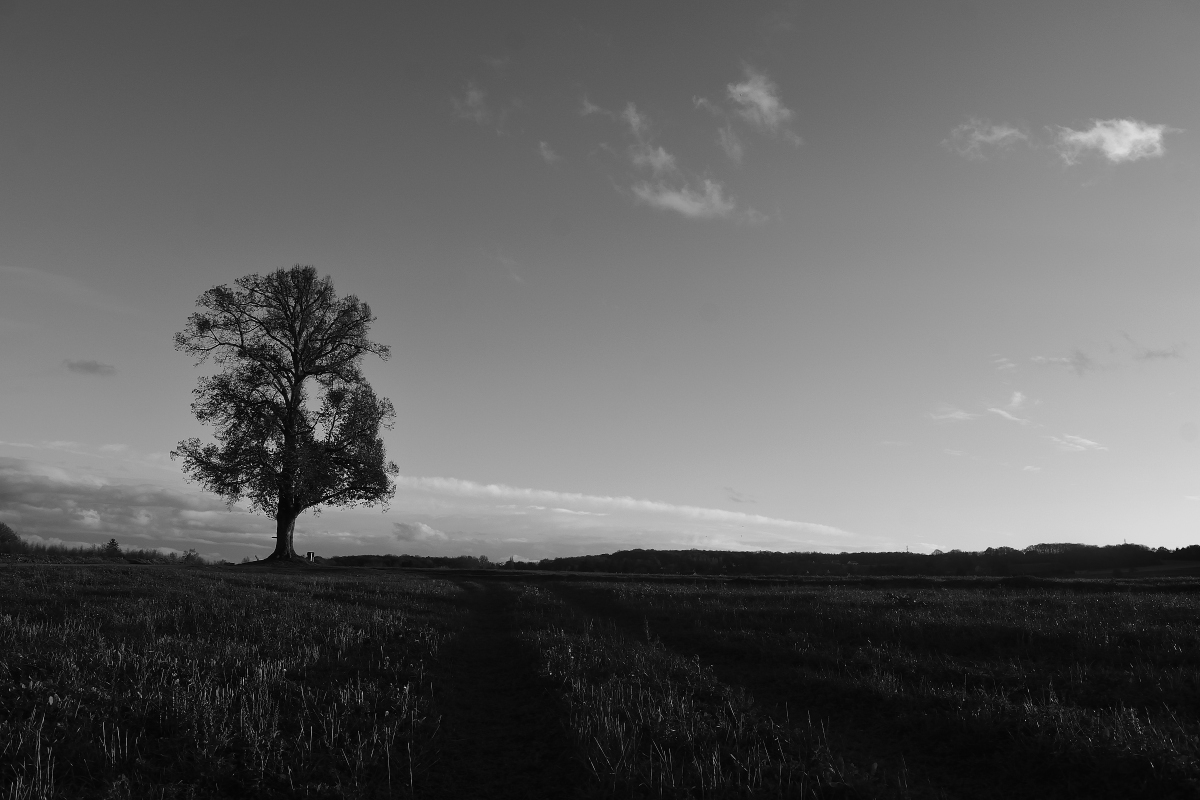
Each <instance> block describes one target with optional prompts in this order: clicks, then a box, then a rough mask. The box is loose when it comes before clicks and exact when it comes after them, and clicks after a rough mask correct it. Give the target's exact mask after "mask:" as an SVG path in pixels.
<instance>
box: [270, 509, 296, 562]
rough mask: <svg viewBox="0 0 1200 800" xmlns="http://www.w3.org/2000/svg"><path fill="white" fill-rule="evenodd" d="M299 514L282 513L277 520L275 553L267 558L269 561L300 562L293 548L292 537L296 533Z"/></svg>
mask: <svg viewBox="0 0 1200 800" xmlns="http://www.w3.org/2000/svg"><path fill="white" fill-rule="evenodd" d="M297 516H299V515H297V514H284V513H280V514H279V516H277V517H276V518H275V552H274V553H271V555H269V556H268V557H267V560H268V561H298V560H299V559H300V556H299V555H298V554H297V553H296V550H295V548H293V547H292V536H293V535H294V534H295V532H296V517H297Z"/></svg>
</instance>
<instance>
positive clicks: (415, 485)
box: [396, 476, 845, 535]
mask: <svg viewBox="0 0 1200 800" xmlns="http://www.w3.org/2000/svg"><path fill="white" fill-rule="evenodd" d="M396 485H397V487H398V488H400V489H407V490H416V491H423V492H431V493H435V494H443V495H451V496H459V497H470V498H483V499H488V500H497V501H509V502H513V501H516V502H521V503H526V504H529V505H530V506H531V507H536V506H545V507H550V508H557V509H566V508H570V507H572V506H574V507H576V508H575V510H580V509H579V508H578V507H579V506H583V507H584V508H583V509H582V510H588V509H603V510H609V511H630V512H647V513H651V514H661V515H665V516H671V517H678V518H683V519H690V520H697V521H707V522H722V523H733V524H739V525H757V526H763V527H768V528H780V529H790V530H796V531H806V532H812V533H822V534H833V535H845V531H841V530H839V529H837V528H834V527H831V526H829V525H821V524H818V523H812V522H799V521H796V520H790V519H780V518H778V517H768V516H763V515H761V514H747V513H743V512H741V511H726V510H724V509H719V508H704V507H702V506H687V505H675V504H673V503H663V502H660V501H657V500H639V499H636V498H633V497H612V496H606V495H590V494H580V493H576V492H556V491H552V490H548V489H525V488H520V487H516V486H506V485H504V484H496V483H490V484H482V483H475V482H474V481H466V480H461V479H459V478H421V477H407V476H401V477H399V478H397V479H396Z"/></svg>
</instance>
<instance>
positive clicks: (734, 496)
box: [725, 486, 758, 503]
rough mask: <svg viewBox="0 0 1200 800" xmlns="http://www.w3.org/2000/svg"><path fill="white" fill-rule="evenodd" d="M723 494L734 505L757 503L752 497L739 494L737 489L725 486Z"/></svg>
mask: <svg viewBox="0 0 1200 800" xmlns="http://www.w3.org/2000/svg"><path fill="white" fill-rule="evenodd" d="M725 492H726V494H727V495H728V497H729V499H730V500H732V501H733V502H735V503H757V502H758V501H757V500H755V499H754V498H753V497H750V496H749V495H747V494H744V493H742V492H739V491H738V490H737V489H734V488H733V487H732V486H726V487H725Z"/></svg>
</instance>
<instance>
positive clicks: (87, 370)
mask: <svg viewBox="0 0 1200 800" xmlns="http://www.w3.org/2000/svg"><path fill="white" fill-rule="evenodd" d="M63 366H64V367H66V368H67V371H68V372H74V373H76V374H79V375H105V376H108V375H116V374H117V368H116V367H114V366H113V365H112V364H102V363H100V362H99V361H92V360H91V359H84V360H82V361H72V360H70V359H68V360H66V361H64V362H63Z"/></svg>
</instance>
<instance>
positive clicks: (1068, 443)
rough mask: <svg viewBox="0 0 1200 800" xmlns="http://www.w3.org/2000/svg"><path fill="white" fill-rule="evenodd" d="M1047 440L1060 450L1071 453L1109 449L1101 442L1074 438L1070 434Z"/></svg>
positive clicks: (1080, 437) (1079, 437) (1050, 437)
mask: <svg viewBox="0 0 1200 800" xmlns="http://www.w3.org/2000/svg"><path fill="white" fill-rule="evenodd" d="M1047 438H1049V439H1050V441H1052V442H1054V443H1055V444H1056V445H1058V448H1059V449H1060V450H1065V451H1067V452H1069V453H1082V452H1085V451H1089V450H1107V449H1108V448H1107V447H1105V446H1104V445H1102V444H1100V443H1099V442H1093V441H1092V440H1091V439H1085V438H1083V437H1082V436H1072V435H1071V434H1069V433H1064V434H1063V435H1062V436H1049V437H1047Z"/></svg>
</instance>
